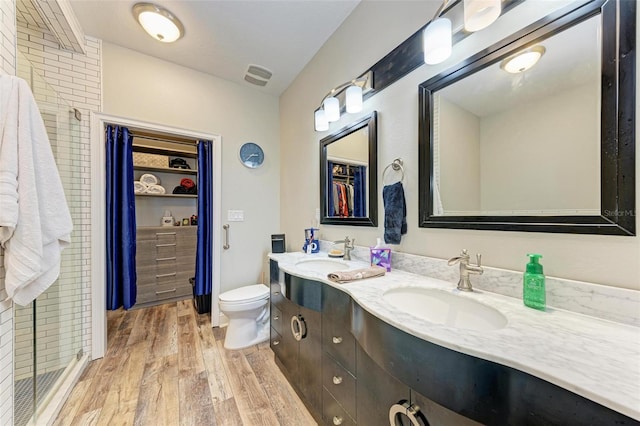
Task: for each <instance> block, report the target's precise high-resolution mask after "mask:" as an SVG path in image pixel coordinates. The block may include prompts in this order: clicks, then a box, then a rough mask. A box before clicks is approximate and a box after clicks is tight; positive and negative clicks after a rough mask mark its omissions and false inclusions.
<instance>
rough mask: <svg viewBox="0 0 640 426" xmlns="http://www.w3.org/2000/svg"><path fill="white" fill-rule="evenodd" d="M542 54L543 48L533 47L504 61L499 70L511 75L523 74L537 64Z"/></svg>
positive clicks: (544, 50)
mask: <svg viewBox="0 0 640 426" xmlns="http://www.w3.org/2000/svg"><path fill="white" fill-rule="evenodd" d="M544 52H546V49H545V48H544V46H534V47H532V48H529V49H526V50H523V51H522V52H518V53H517V54H515V55H513V56H510V57H508V58H506V59H504V60H503V61H502V62H501V63H500V68H502V69H503V70H505V71H506V72H508V73H511V74H518V73H521V72H525V71H526V70H528V69H530V68H532V67H533V66H534V65H535V64H537V63H538V61H539V60H540V58H542V55H544Z"/></svg>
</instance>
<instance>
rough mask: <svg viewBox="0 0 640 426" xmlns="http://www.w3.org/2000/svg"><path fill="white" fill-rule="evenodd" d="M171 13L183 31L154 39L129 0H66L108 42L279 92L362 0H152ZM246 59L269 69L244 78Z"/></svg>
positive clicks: (89, 32)
mask: <svg viewBox="0 0 640 426" xmlns="http://www.w3.org/2000/svg"><path fill="white" fill-rule="evenodd" d="M152 1H154V2H155V3H156V4H158V5H160V6H163V7H165V8H166V9H168V10H169V11H171V12H172V13H173V14H174V15H175V16H177V17H178V18H179V19H180V20H181V21H182V23H183V24H184V26H185V28H186V30H185V35H184V37H183V38H181V39H180V40H178V41H177V42H175V43H171V44H165V43H160V42H158V41H156V40H154V39H152V38H151V37H150V36H149V35H147V33H145V32H144V30H143V29H142V27H140V26H139V25H138V23H137V21H136V20H135V19H134V18H133V15H132V13H131V8H132V7H133V5H134V4H135V3H136V1H131V0H70V3H71V6H72V8H73V10H74V12H75V14H76V16H77V18H78V21H79V22H80V24H81V25H82V28H83V30H84V32H85V33H86V34H87V35H89V36H93V37H97V38H100V39H102V40H104V41H107V42H109V43H113V44H117V45H120V46H123V47H127V48H130V49H133V50H136V51H138V52H141V53H144V54H147V55H150V56H155V57H157V58H161V59H164V60H167V61H171V62H174V63H177V64H180V65H183V66H186V67H189V68H193V69H196V70H199V71H202V72H205V73H208V74H212V75H215V76H217V77H221V78H224V79H226V80H230V81H234V82H237V83H239V84H242V85H246V86H248V87H252V88H256V89H257V90H261V91H264V92H267V93H270V94H273V95H280V94H281V93H282V92H283V91H284V90H285V89H286V88H287V87H288V86H289V84H291V82H292V81H293V80H294V78H295V77H296V76H297V75H298V74H299V73H300V71H302V69H303V68H304V66H305V65H306V64H307V62H309V60H311V58H312V57H313V56H314V55H315V54H316V52H317V51H318V49H320V47H321V46H322V45H323V44H324V42H325V41H326V40H327V39H328V38H329V36H330V35H331V34H332V33H333V32H334V31H335V30H336V29H337V28H338V27H339V26H340V24H341V23H342V22H343V21H344V19H345V18H346V17H347V16H348V15H349V14H350V13H351V12H352V11H353V9H354V8H355V7H356V6H357V4H358V3H359V1H360V0H285V1H278V0H246V1H245V0H225V1H223V0H208V1H207V0H157V1H156V0H152ZM249 64H256V65H260V66H262V67H265V68H267V69H269V70H271V71H272V72H273V77H271V80H269V83H267V85H266V86H265V87H263V88H259V87H258V86H255V85H252V84H250V83H247V82H246V81H244V79H243V78H244V75H245V73H246V71H247V68H248V66H249Z"/></svg>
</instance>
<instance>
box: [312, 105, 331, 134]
mask: <svg viewBox="0 0 640 426" xmlns="http://www.w3.org/2000/svg"><path fill="white" fill-rule="evenodd" d="M314 117H315V129H316V132H324V131H325V130H329V120H327V116H326V114H325V113H324V110H323V109H322V108H321V109H319V110H317V111H316V112H315V114H314Z"/></svg>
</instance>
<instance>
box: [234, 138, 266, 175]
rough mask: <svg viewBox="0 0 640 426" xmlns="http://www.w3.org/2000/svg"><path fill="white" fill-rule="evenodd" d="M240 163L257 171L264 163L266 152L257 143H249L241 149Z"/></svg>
mask: <svg viewBox="0 0 640 426" xmlns="http://www.w3.org/2000/svg"><path fill="white" fill-rule="evenodd" d="M240 161H241V162H242V164H244V165H245V166H247V167H249V168H250V169H255V168H257V167H260V166H261V165H262V163H263V162H264V152H263V151H262V148H260V145H258V144H257V143H254V142H247V143H245V144H243V145H242V146H241V147H240Z"/></svg>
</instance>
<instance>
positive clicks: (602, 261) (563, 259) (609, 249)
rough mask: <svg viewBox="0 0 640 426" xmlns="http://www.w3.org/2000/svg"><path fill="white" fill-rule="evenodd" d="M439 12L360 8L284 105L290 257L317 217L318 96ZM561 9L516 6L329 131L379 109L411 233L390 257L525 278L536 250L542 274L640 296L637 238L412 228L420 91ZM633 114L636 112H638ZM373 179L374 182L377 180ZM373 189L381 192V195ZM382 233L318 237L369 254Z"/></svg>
mask: <svg viewBox="0 0 640 426" xmlns="http://www.w3.org/2000/svg"><path fill="white" fill-rule="evenodd" d="M437 6H438V2H411V1H409V2H400V1H393V2H391V1H379V2H368V1H365V2H361V3H360V5H359V6H358V7H357V8H356V9H355V10H354V12H353V13H352V14H351V15H350V16H349V17H348V18H347V19H346V20H345V22H344V23H343V25H342V26H341V27H340V28H339V29H338V30H337V31H336V32H335V33H334V35H333V36H332V37H331V38H330V39H329V40H328V41H327V43H326V44H325V45H324V46H323V48H322V49H321V50H320V51H319V52H318V54H316V56H315V57H314V58H313V59H312V60H311V61H310V62H309V64H308V65H307V67H306V68H305V69H304V70H303V72H302V73H301V74H300V75H299V76H298V77H297V78H296V80H295V82H294V83H293V84H292V85H291V86H290V87H289V88H288V89H287V91H286V92H285V93H284V94H283V96H282V97H281V99H280V123H281V152H282V164H283V167H282V172H281V173H282V179H281V197H282V199H281V206H282V208H281V211H282V215H281V228H282V230H283V231H284V232H286V233H287V234H288V235H289V237H288V238H287V242H288V249H289V250H292V251H293V250H299V248H300V247H301V245H302V238H303V232H302V229H303V228H305V227H306V225H307V224H308V223H309V220H310V219H312V218H313V217H314V211H315V208H316V207H317V206H318V203H319V202H318V193H317V191H318V189H317V188H318V176H319V171H318V169H317V168H318V158H317V155H318V141H319V140H320V139H322V138H323V137H324V136H326V135H327V134H328V133H329V132H321V133H318V132H314V130H313V111H314V110H315V108H317V107H318V103H319V102H320V100H321V99H322V96H323V95H324V93H326V91H327V90H329V89H331V88H332V87H334V86H336V85H337V84H339V83H341V82H343V81H347V80H349V79H352V78H354V77H355V76H357V75H360V74H361V73H362V72H363V71H364V70H366V69H368V68H369V67H370V66H371V65H373V64H374V63H375V62H377V61H378V60H379V59H380V58H382V57H383V56H384V55H386V54H387V53H388V52H390V51H391V50H392V49H393V48H394V47H395V46H397V45H398V44H399V43H401V42H402V41H403V40H405V39H406V38H407V37H408V36H409V35H411V34H412V33H413V32H415V31H416V30H417V29H418V28H420V27H421V26H422V25H424V24H425V23H426V22H428V21H429V20H430V19H431V18H432V16H433V13H434V12H435V8H436V7H437ZM561 6H562V2H560V1H558V2H524V3H522V4H521V5H519V6H518V7H517V9H515V10H512V11H510V12H508V13H507V14H506V15H505V16H503V17H502V18H500V19H499V20H498V21H497V22H496V23H494V24H493V25H492V26H491V27H490V28H489V29H486V30H483V31H480V32H478V33H475V34H473V35H472V36H470V37H468V38H467V39H465V40H463V41H462V42H460V43H459V44H457V45H456V46H455V48H454V54H453V55H452V57H451V58H449V59H448V60H447V61H446V62H444V63H443V64H440V65H437V66H426V65H423V66H421V67H420V68H418V69H416V70H415V71H413V72H412V73H411V74H409V75H407V76H405V77H404V78H402V79H401V80H399V81H397V82H396V83H394V84H393V85H392V86H390V87H388V88H386V89H385V90H383V91H382V92H380V93H378V94H377V95H375V96H373V97H372V98H370V99H369V100H367V101H366V102H365V107H364V110H363V111H362V113H361V114H351V115H348V116H347V117H345V118H343V119H342V120H341V121H340V122H338V123H334V124H332V126H331V130H332V131H335V130H336V129H339V128H341V127H343V126H344V125H345V124H347V123H348V122H353V121H355V120H356V119H357V118H358V117H359V116H363V115H365V114H369V113H370V112H371V111H372V110H377V111H379V120H378V147H379V148H378V157H379V158H378V161H379V163H378V165H379V167H378V169H379V170H380V172H381V171H382V169H383V168H384V167H385V166H386V165H387V164H389V163H390V162H391V161H392V160H393V159H394V158H396V157H402V158H403V159H404V162H405V163H404V164H405V185H404V187H405V194H406V199H407V212H408V214H407V222H408V227H409V232H408V234H407V235H405V236H404V237H403V239H402V243H401V244H400V245H398V246H394V250H397V251H402V252H406V253H415V254H420V255H427V256H433V257H436V258H448V257H451V256H455V255H456V254H457V253H459V252H460V249H462V248H467V249H469V250H470V251H471V252H473V253H475V252H480V253H482V254H483V261H484V263H485V264H486V265H488V266H494V267H501V268H508V269H513V270H518V271H521V270H523V269H524V266H525V263H526V256H525V255H526V253H529V252H532V251H533V252H536V253H542V254H544V256H545V258H544V261H545V262H544V263H545V272H546V273H547V274H548V275H551V276H557V277H564V278H570V279H578V280H585V281H590V282H595V283H601V284H606V285H611V286H618V287H626V288H632V289H640V243H639V239H638V237H618V236H598V235H573V234H551V233H520V232H498V231H479V230H478V231H477V230H448V229H427V228H419V227H418V90H417V88H418V85H419V84H420V83H421V82H423V81H426V80H427V79H428V78H430V77H432V76H434V75H436V74H437V73H439V72H441V71H443V70H444V69H446V68H448V67H451V66H453V65H454V64H455V63H457V62H459V61H460V60H462V59H464V58H466V57H468V56H469V55H470V54H471V53H474V52H478V51H480V50H481V49H482V48H483V47H485V46H488V45H490V44H492V43H494V42H495V41H497V40H500V39H502V38H504V37H506V36H507V35H509V34H512V33H513V32H514V31H517V30H518V29H520V28H523V27H524V26H526V25H527V24H528V23H530V22H532V21H534V20H536V19H539V18H541V17H542V16H544V15H546V14H548V13H549V12H550V10H551V9H552V8H554V7H561ZM516 12H517V13H516ZM521 12H524V13H521ZM639 57H640V56H639ZM638 99H640V96H638ZM636 110H637V111H638V112H640V108H636ZM301 159H304V161H302V160H301ZM636 163H637V164H640V156H637V157H636ZM637 168H638V169H639V170H640V167H637ZM314 170H315V173H314V172H313V171H314ZM303 171H305V173H307V174H309V173H310V174H311V176H310V178H309V179H305V180H301V179H299V178H298V176H300V175H301V173H302V172H303ZM378 180H379V181H381V176H378ZM636 187H637V192H638V195H637V199H640V175H639V177H638V181H637V184H636ZM378 190H379V191H380V192H381V191H382V188H378ZM379 216H380V221H379V223H380V224H382V223H384V222H383V217H384V211H383V207H382V204H381V203H380V206H379ZM382 233H383V228H382V226H379V227H378V228H358V227H344V226H328V225H325V226H322V227H321V231H320V236H321V237H323V238H326V239H328V240H337V239H338V238H342V237H344V235H349V236H350V237H355V238H356V239H357V241H358V244H360V245H365V246H366V245H373V244H374V243H375V237H377V236H381V235H382Z"/></svg>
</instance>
